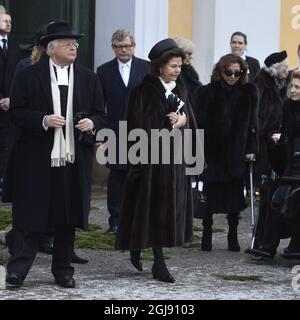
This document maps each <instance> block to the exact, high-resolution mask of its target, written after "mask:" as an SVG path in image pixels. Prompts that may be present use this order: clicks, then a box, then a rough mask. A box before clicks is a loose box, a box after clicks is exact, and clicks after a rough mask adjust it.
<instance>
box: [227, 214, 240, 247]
mask: <svg viewBox="0 0 300 320" xmlns="http://www.w3.org/2000/svg"><path fill="white" fill-rule="evenodd" d="M227 219H228V227H229V231H228V235H227V240H228V250H229V251H233V252H239V251H240V250H241V248H240V245H239V242H238V236H237V227H238V224H239V213H238V214H236V213H234V214H231V213H230V214H228V216H227Z"/></svg>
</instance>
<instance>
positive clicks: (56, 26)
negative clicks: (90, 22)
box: [39, 21, 83, 47]
mask: <svg viewBox="0 0 300 320" xmlns="http://www.w3.org/2000/svg"><path fill="white" fill-rule="evenodd" d="M82 37H83V34H76V33H75V32H74V31H73V30H72V28H71V26H70V24H69V23H68V22H66V21H52V22H49V23H48V25H47V26H46V28H45V34H44V35H42V36H41V37H40V39H39V44H41V45H42V46H45V47H46V46H47V45H48V43H49V42H50V41H53V40H57V39H62V38H72V39H80V38H82Z"/></svg>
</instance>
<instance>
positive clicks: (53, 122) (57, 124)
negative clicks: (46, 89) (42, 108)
mask: <svg viewBox="0 0 300 320" xmlns="http://www.w3.org/2000/svg"><path fill="white" fill-rule="evenodd" d="M44 123H45V125H46V126H47V127H49V128H62V127H63V126H64V125H65V124H66V120H65V118H64V117H62V116H58V115H56V114H51V115H49V116H46V117H45V120H44Z"/></svg>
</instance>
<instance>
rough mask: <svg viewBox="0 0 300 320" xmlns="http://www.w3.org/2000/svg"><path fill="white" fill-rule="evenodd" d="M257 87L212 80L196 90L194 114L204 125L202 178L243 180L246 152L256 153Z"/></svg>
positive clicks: (199, 123)
mask: <svg viewBox="0 0 300 320" xmlns="http://www.w3.org/2000/svg"><path fill="white" fill-rule="evenodd" d="M257 102H258V96H257V89H256V87H255V86H254V85H253V84H251V83H248V84H245V85H239V84H237V85H235V86H234V87H230V86H229V85H227V84H226V83H225V82H224V81H217V82H212V83H211V84H209V85H207V86H204V87H200V88H198V89H197V90H196V92H195V114H196V118H197V121H198V125H199V127H200V128H204V155H205V169H204V172H203V180H204V181H205V182H209V183H227V182H231V181H234V180H242V179H243V177H244V172H245V155H246V154H248V153H254V154H256V153H257V133H256V132H257V123H256V122H257V121H256V119H257Z"/></svg>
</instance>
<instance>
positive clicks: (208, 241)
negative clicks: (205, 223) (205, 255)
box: [201, 227, 212, 251]
mask: <svg viewBox="0 0 300 320" xmlns="http://www.w3.org/2000/svg"><path fill="white" fill-rule="evenodd" d="M211 249H212V227H204V229H203V232H202V241H201V250H202V251H211Z"/></svg>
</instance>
